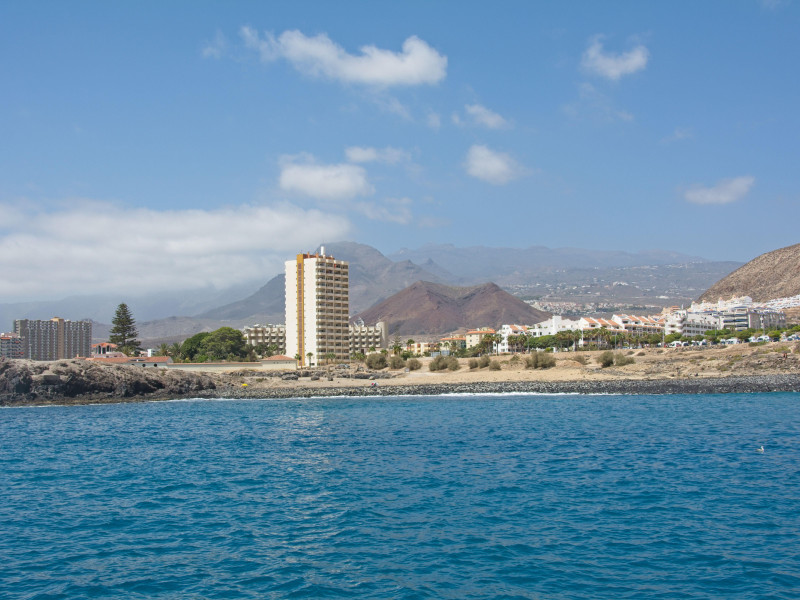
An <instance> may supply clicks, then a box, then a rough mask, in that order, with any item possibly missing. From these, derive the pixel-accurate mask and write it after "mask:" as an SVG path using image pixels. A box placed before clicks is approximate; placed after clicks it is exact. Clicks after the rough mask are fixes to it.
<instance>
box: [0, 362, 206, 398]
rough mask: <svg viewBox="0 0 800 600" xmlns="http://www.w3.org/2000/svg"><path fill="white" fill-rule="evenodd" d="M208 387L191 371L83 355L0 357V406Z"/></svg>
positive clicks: (174, 393)
mask: <svg viewBox="0 0 800 600" xmlns="http://www.w3.org/2000/svg"><path fill="white" fill-rule="evenodd" d="M214 389H216V384H215V383H214V381H213V379H211V378H210V377H208V376H206V375H201V374H197V373H184V372H179V371H168V370H166V369H152V368H151V369H145V368H142V367H134V366H125V365H101V364H97V363H93V362H91V361H86V360H62V361H56V362H38V361H29V360H10V359H4V358H0V406H11V405H15V404H19V405H23V404H69V403H75V402H89V401H96V402H102V401H105V402H109V401H112V402H113V401H120V400H125V399H132V398H139V399H149V398H153V399H156V398H179V397H185V396H187V395H192V394H197V393H198V392H201V391H207V390H214Z"/></svg>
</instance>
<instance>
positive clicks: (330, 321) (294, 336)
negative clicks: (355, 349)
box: [286, 247, 350, 366]
mask: <svg viewBox="0 0 800 600" xmlns="http://www.w3.org/2000/svg"><path fill="white" fill-rule="evenodd" d="M349 319H350V277H349V267H348V264H347V262H345V261H343V260H336V259H335V258H333V257H332V256H325V248H324V247H322V248H320V252H319V254H298V255H297V258H296V259H295V260H289V261H286V354H287V355H288V356H292V357H296V356H299V357H300V358H299V360H300V365H301V366H313V365H319V364H323V363H324V362H325V361H327V360H329V359H333V360H347V359H348V358H349V356H350V331H349V327H348V325H349Z"/></svg>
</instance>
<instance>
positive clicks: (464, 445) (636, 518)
mask: <svg viewBox="0 0 800 600" xmlns="http://www.w3.org/2000/svg"><path fill="white" fill-rule="evenodd" d="M762 445H763V446H764V452H763V453H760V452H757V451H756V449H757V448H758V447H760V446H762ZM798 484H800V394H761V395H724V396H723V395H719V396H568V395H567V396H526V395H514V396H456V397H414V398H409V397H397V398H359V399H343V398H342V399H336V398H334V399H306V400H263V401H261V400H248V401H244V400H242V401H200V400H197V401H183V402H167V403H147V404H117V405H105V406H78V407H47V408H13V409H3V410H0V597H2V598H26V599H37V600H38V599H60V598H64V599H70V600H72V599H78V598H191V599H201V598H202V599H205V598H254V599H255V598H536V599H571V600H572V599H578V598H587V599H589V598H592V599H597V598H615V599H616V598H670V599H672V598H703V599H709V598H712V599H713V598H719V599H722V598H725V599H730V598H759V599H760V598H787V599H788V598H798V597H800V487H799V486H798Z"/></svg>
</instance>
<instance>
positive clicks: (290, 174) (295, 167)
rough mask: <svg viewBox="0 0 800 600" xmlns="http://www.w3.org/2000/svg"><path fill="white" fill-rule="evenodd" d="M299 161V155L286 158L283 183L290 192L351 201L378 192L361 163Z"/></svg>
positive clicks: (281, 178)
mask: <svg viewBox="0 0 800 600" xmlns="http://www.w3.org/2000/svg"><path fill="white" fill-rule="evenodd" d="M295 160H296V157H283V159H282V168H281V175H280V180H279V184H280V187H281V189H282V190H284V191H286V192H294V193H299V194H302V195H304V196H310V197H311V198H316V199H318V200H350V199H352V198H355V197H356V196H368V195H370V194H372V193H373V192H374V191H375V190H374V188H373V187H372V185H370V183H369V181H367V172H366V171H365V170H364V168H363V167H359V166H358V165H350V164H337V165H318V164H315V163H314V162H309V161H308V159H307V158H306V162H302V163H298V162H295Z"/></svg>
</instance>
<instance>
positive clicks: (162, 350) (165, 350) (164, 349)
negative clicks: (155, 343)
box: [157, 344, 169, 356]
mask: <svg viewBox="0 0 800 600" xmlns="http://www.w3.org/2000/svg"><path fill="white" fill-rule="evenodd" d="M157 354H158V356H169V346H167V345H166V344H161V345H160V346H159V347H158V352H157Z"/></svg>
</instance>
